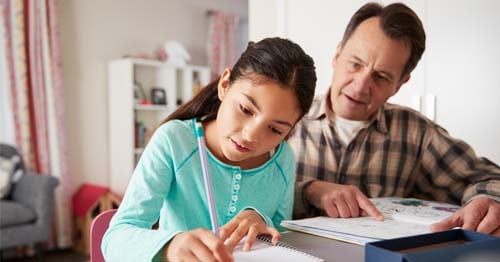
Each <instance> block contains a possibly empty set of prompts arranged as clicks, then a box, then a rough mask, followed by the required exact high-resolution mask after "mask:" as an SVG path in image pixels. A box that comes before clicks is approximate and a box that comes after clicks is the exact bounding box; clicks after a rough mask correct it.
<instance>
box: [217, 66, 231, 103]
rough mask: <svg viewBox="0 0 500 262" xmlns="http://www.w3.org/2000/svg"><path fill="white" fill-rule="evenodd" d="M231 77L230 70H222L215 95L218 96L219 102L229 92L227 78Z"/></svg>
mask: <svg viewBox="0 0 500 262" xmlns="http://www.w3.org/2000/svg"><path fill="white" fill-rule="evenodd" d="M230 75H231V70H230V69H229V68H226V69H224V72H222V74H221V76H220V79H219V83H218V84H217V95H218V96H219V100H220V101H222V99H224V96H225V95H226V93H227V90H229V76H230Z"/></svg>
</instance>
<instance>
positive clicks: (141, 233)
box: [102, 128, 179, 261]
mask: <svg viewBox="0 0 500 262" xmlns="http://www.w3.org/2000/svg"><path fill="white" fill-rule="evenodd" d="M162 130H163V129H162V128H159V129H158V131H157V132H155V134H154V135H153V137H152V138H151V140H150V141H149V143H148V145H147V147H146V149H145V150H144V152H143V155H142V156H141V159H140V161H139V163H138V165H137V167H136V169H135V171H134V174H133V175H132V178H131V180H130V183H129V185H128V188H127V191H126V193H125V196H124V199H123V201H122V203H121V205H120V207H119V209H118V211H117V213H116V214H115V216H114V217H113V219H112V220H111V223H110V227H109V228H108V230H107V231H106V234H105V236H104V238H103V244H102V250H103V254H104V256H105V258H106V260H109V261H151V260H153V257H154V256H155V255H156V254H158V253H159V252H160V251H162V249H163V247H164V246H165V244H166V243H167V242H168V241H169V240H170V239H172V237H174V236H175V235H176V234H177V233H179V232H175V231H169V230H161V231H160V230H152V229H151V227H152V226H153V225H154V224H155V223H156V222H157V221H158V218H159V214H160V209H161V208H162V205H163V201H164V200H165V197H166V196H167V195H168V192H169V190H170V185H171V183H172V180H173V176H174V173H173V168H172V159H171V155H172V152H170V149H169V147H168V136H167V135H166V133H164V132H162Z"/></svg>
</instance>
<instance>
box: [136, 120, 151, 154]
mask: <svg viewBox="0 0 500 262" xmlns="http://www.w3.org/2000/svg"><path fill="white" fill-rule="evenodd" d="M147 131H148V129H147V127H146V125H145V124H144V123H142V122H137V123H135V147H136V148H142V147H144V145H145V144H146V134H147Z"/></svg>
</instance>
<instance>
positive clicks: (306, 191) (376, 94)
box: [289, 3, 500, 236]
mask: <svg viewBox="0 0 500 262" xmlns="http://www.w3.org/2000/svg"><path fill="white" fill-rule="evenodd" d="M424 50H425V32H424V29H423V26H422V23H421V21H420V20H419V18H418V17H417V15H416V14H415V13H414V12H413V11H412V10H411V9H409V8H408V7H407V6H405V5H403V4H399V3H397V4H391V5H389V6H386V7H382V6H380V5H379V4H374V3H369V4H366V5H364V6H363V7H361V8H360V9H359V10H358V11H357V12H356V13H355V14H354V16H353V17H352V18H351V21H350V22H349V24H348V26H347V28H346V31H345V33H344V37H343V39H342V42H341V43H340V44H339V45H338V46H337V50H336V54H335V57H334V58H333V63H332V65H333V68H334V73H333V78H332V82H331V86H330V89H329V92H328V94H327V95H326V96H325V97H322V98H319V99H317V100H316V101H315V102H314V104H313V107H312V108H311V110H310V112H309V114H308V115H307V116H306V117H305V118H304V119H303V120H302V122H301V123H299V124H298V125H297V127H296V130H295V133H294V134H293V136H292V137H291V138H290V139H289V142H290V144H291V145H292V147H293V148H294V150H295V153H296V157H297V161H298V166H297V184H296V198H295V208H294V216H295V218H300V217H305V216H312V215H318V214H320V213H326V214H327V215H329V216H331V217H343V218H346V217H357V216H363V215H371V216H373V217H374V218H376V219H379V220H381V219H383V217H382V215H381V213H380V212H379V210H377V209H376V208H375V206H374V205H373V204H372V203H371V202H370V201H369V200H368V197H383V196H400V197H416V198H421V199H430V200H435V201H442V202H449V203H457V204H462V206H463V207H462V208H461V209H460V210H458V211H457V212H456V213H454V214H453V215H452V216H451V217H450V218H449V219H446V220H444V221H442V222H439V223H436V224H434V225H432V226H431V229H432V230H433V231H440V230H446V229H451V228H453V227H462V228H464V229H468V230H475V231H479V232H483V233H487V234H492V235H497V236H500V203H499V201H500V168H499V167H498V166H496V165H495V164H493V163H492V162H490V161H489V160H487V159H484V158H478V157H477V156H476V155H475V153H474V151H473V150H472V148H471V147H470V146H469V145H467V144H466V143H464V142H463V141H460V140H458V139H455V138H452V137H451V136H450V135H449V134H448V133H447V132H446V131H445V130H444V129H443V128H441V127H439V126H438V125H437V124H435V123H433V122H431V121H430V120H429V119H427V118H425V117H424V116H423V115H421V114H419V113H418V112H415V111H413V110H411V109H409V108H406V107H402V106H398V105H392V104H388V103H386V102H387V100H388V99H389V98H390V97H391V96H393V95H394V94H396V93H397V92H398V90H399V89H400V88H401V86H402V85H403V84H404V83H406V82H407V81H408V80H409V79H410V73H411V71H412V70H413V69H414V68H415V66H416V65H417V63H418V61H419V60H420V57H421V56H422V53H423V52H424Z"/></svg>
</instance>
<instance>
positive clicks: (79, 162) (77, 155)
mask: <svg viewBox="0 0 500 262" xmlns="http://www.w3.org/2000/svg"><path fill="white" fill-rule="evenodd" d="M57 4H58V19H59V27H60V37H61V48H62V68H63V81H64V87H65V90H64V91H65V99H66V101H65V106H66V119H65V121H66V127H67V130H66V131H67V139H68V147H69V148H68V149H69V150H68V154H69V161H70V162H69V172H70V175H71V176H72V178H73V184H74V187H75V188H76V187H78V186H79V185H80V184H81V183H83V182H90V183H96V184H101V185H108V144H109V143H108V137H107V134H108V117H107V116H108V112H107V108H108V106H107V101H108V99H107V81H106V80H107V76H106V72H107V63H108V62H109V61H110V60H112V59H117V58H120V57H121V56H122V55H125V54H137V53H148V54H152V53H153V51H154V50H155V49H156V48H157V47H158V46H159V45H160V44H161V43H164V42H165V41H167V40H178V41H180V42H181V43H183V44H184V45H185V46H186V48H187V49H188V51H189V52H190V54H191V56H192V60H191V62H190V63H192V64H199V65H205V64H207V61H206V53H205V45H206V39H207V27H208V25H207V21H208V20H207V16H206V11H207V10H223V11H226V12H231V13H234V14H237V15H239V16H240V17H244V18H245V19H246V18H247V16H248V3H247V0H211V1H197V0H146V1H143V0H120V1H115V0H83V1H82V0H59V1H57Z"/></svg>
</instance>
